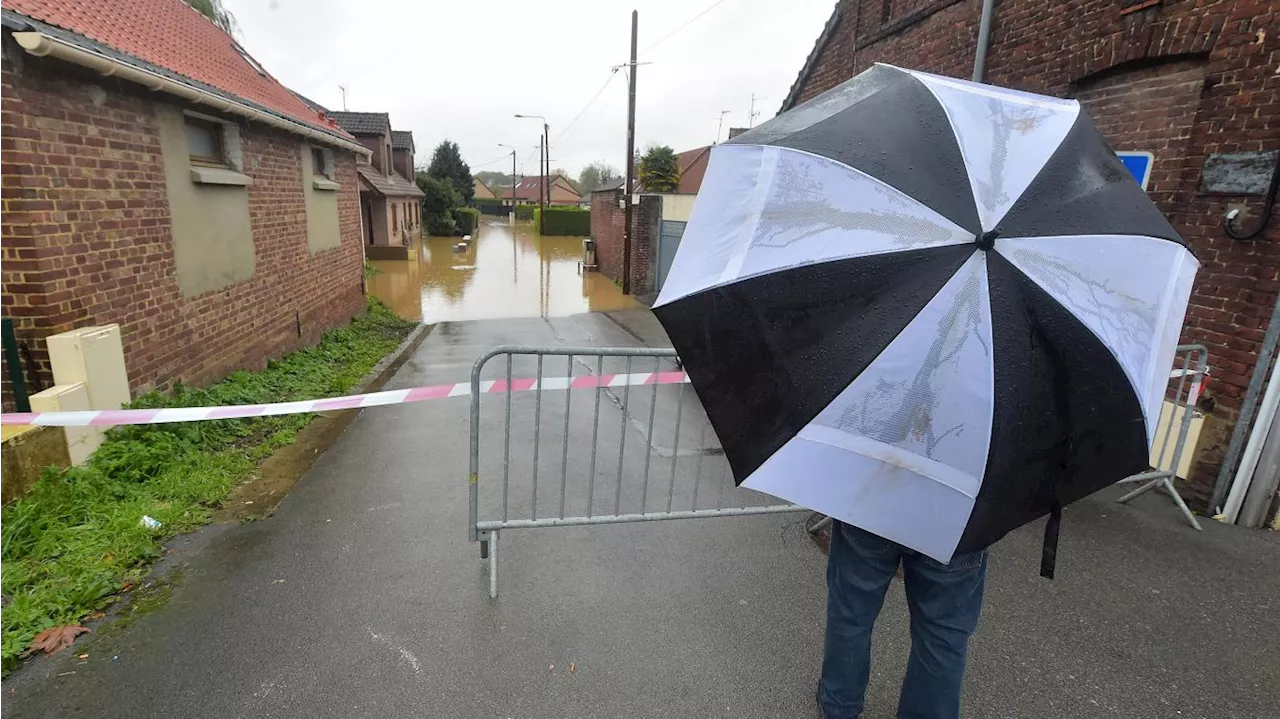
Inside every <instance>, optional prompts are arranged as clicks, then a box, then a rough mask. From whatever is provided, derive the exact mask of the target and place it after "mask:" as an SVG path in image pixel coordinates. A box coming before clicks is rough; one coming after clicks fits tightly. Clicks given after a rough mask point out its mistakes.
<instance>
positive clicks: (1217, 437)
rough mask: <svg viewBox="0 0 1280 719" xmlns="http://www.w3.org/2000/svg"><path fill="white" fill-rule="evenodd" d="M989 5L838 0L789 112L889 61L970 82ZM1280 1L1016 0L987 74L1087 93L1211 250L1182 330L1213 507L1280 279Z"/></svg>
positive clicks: (1199, 249) (1005, 12)
mask: <svg viewBox="0 0 1280 719" xmlns="http://www.w3.org/2000/svg"><path fill="white" fill-rule="evenodd" d="M981 6H982V2H981V0H930V1H926V2H921V1H911V2H907V1H905V0H892V2H889V1H883V0H842V1H841V2H838V3H836V5H835V7H834V9H833V11H832V14H831V17H830V19H829V20H828V21H827V23H826V25H825V27H824V28H823V30H822V32H821V34H820V36H819V37H818V38H817V42H816V43H815V46H814V48H813V51H812V53H811V54H810V56H809V58H808V60H807V61H806V62H805V64H804V66H803V67H802V68H801V69H800V72H799V74H798V76H797V78H796V81H795V83H794V85H793V86H792V88H791V91H790V93H789V94H788V96H787V98H786V101H785V102H784V103H783V105H782V110H787V109H790V108H792V107H794V106H796V105H797V104H799V103H801V102H804V101H805V100H808V99H810V98H812V97H814V96H816V95H818V94H819V93H821V92H823V91H824V90H827V89H829V88H832V87H834V86H836V85H838V84H839V83H841V82H843V81H845V80H847V79H849V78H851V77H853V76H854V75H856V74H858V73H859V72H862V71H863V70H866V69H867V68H868V67H870V66H871V65H872V64H873V63H876V62H885V63H890V64H894V65H899V66H902V67H908V68H912V69H918V70H924V71H928V72H934V73H939V74H943V75H949V76H952V77H959V78H965V79H968V78H969V77H970V75H971V74H972V72H973V66H974V57H975V52H976V50H977V42H978V27H979V22H980V17H981ZM1274 10H1275V4H1274V3H1266V2H1227V1H1225V0H1207V1H1206V0H1195V1H1193V0H1143V1H1141V2H1139V1H1138V0H1118V1H1112V2H1099V1H1098V0H1061V1H1060V2H1053V3H1046V2H1039V1H1037V0H1003V1H1002V2H999V3H996V5H995V9H994V17H993V22H992V25H991V32H990V43H989V47H988V48H987V54H986V69H985V74H984V77H983V80H984V81H985V82H989V83H992V84H996V85H1002V86H1006V87H1012V88H1017V89H1022V90H1029V91H1032V92H1038V93H1045V94H1050V95H1056V96H1061V97H1073V98H1077V99H1079V100H1080V102H1081V103H1082V105H1084V107H1085V108H1086V109H1087V110H1088V111H1089V114H1090V115H1091V116H1092V117H1093V119H1094V122H1095V124H1096V125H1097V126H1098V128H1099V130H1101V131H1102V133H1103V134H1104V135H1105V136H1106V138H1107V140H1108V141H1109V142H1110V143H1111V145H1112V146H1113V147H1114V148H1115V149H1116V150H1117V151H1120V152H1132V153H1140V155H1139V156H1140V157H1146V158H1149V177H1148V178H1147V183H1146V189H1147V193H1148V195H1149V196H1150V197H1151V199H1152V200H1153V201H1154V202H1155V203H1156V205H1157V206H1159V208H1160V210H1161V211H1162V212H1163V213H1164V214H1165V216H1166V217H1167V218H1168V219H1169V221H1170V222H1171V223H1172V224H1173V226H1174V227H1175V228H1176V229H1177V230H1178V232H1179V233H1180V234H1181V235H1182V237H1183V238H1185V240H1186V241H1187V244H1188V246H1189V247H1190V248H1191V249H1192V251H1193V252H1194V253H1195V254H1196V256H1197V257H1198V258H1199V260H1200V262H1201V268H1200V273H1199V275H1198V277H1197V280H1196V286H1195V290H1194V292H1193V295H1192V299H1191V306H1190V308H1189V310H1188V312H1187V319H1186V324H1185V326H1184V329H1183V334H1182V341H1183V342H1186V343H1202V344H1204V345H1206V346H1207V347H1208V350H1209V362H1210V365H1211V367H1212V372H1211V379H1210V380H1209V382H1208V384H1207V386H1206V389H1205V392H1204V399H1202V400H1201V402H1200V404H1199V407H1200V408H1202V409H1205V410H1206V411H1207V415H1208V416H1207V418H1206V423H1205V429H1204V431H1203V432H1202V433H1201V436H1200V442H1199V453H1198V455H1197V457H1196V462H1195V465H1194V467H1193V470H1192V472H1191V476H1190V478H1189V479H1190V482H1189V486H1188V487H1187V494H1188V495H1189V496H1188V499H1189V500H1194V501H1195V502H1198V503H1199V505H1200V506H1201V507H1204V506H1205V505H1206V504H1207V498H1208V497H1209V494H1210V489H1211V487H1212V486H1213V485H1214V484H1215V481H1216V479H1217V477H1218V474H1219V469H1220V466H1221V464H1222V463H1223V459H1224V454H1225V451H1226V449H1227V447H1228V443H1229V438H1230V437H1231V434H1232V432H1233V430H1234V425H1235V422H1236V419H1237V417H1238V415H1239V412H1240V409H1241V406H1242V400H1243V397H1244V395H1245V392H1246V387H1247V385H1248V384H1249V381H1250V378H1251V377H1252V376H1253V374H1254V371H1255V366H1256V365H1257V362H1258V354H1259V350H1260V348H1261V347H1262V343H1263V339H1264V334H1265V332H1266V330H1267V325H1268V321H1269V318H1270V317H1271V316H1272V313H1273V311H1274V309H1275V308H1276V297H1277V290H1280V221H1277V220H1270V222H1269V223H1266V224H1264V222H1265V218H1269V216H1270V209H1269V208H1268V207H1266V205H1267V204H1268V203H1269V202H1270V201H1271V200H1269V199H1268V198H1267V192H1268V188H1269V187H1272V185H1271V181H1272V177H1273V176H1274V173H1275V172H1276V171H1277V169H1276V168H1277V157H1278V156H1280V152H1278V148H1280V103H1277V102H1276V97H1277V93H1280V74H1277V72H1276V64H1275V58H1276V51H1277V49H1280V32H1277V31H1276V17H1277V16H1276V13H1275V12H1274ZM1273 192H1274V191H1273ZM1272 199H1274V197H1272ZM1233 210H1234V211H1237V212H1238V213H1239V214H1238V215H1237V216H1236V218H1235V220H1234V222H1233V226H1234V227H1235V231H1236V234H1249V233H1253V234H1252V236H1251V237H1248V238H1246V239H1243V240H1241V239H1236V238H1233V237H1232V236H1231V235H1230V234H1229V233H1228V231H1227V229H1226V228H1225V227H1224V223H1225V222H1226V221H1227V215H1228V213H1229V212H1231V211H1233ZM1259 227H1261V229H1257V228H1259ZM1263 371H1264V372H1265V371H1266V368H1265V367H1264V368H1263Z"/></svg>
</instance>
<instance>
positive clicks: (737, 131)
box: [729, 127, 751, 140]
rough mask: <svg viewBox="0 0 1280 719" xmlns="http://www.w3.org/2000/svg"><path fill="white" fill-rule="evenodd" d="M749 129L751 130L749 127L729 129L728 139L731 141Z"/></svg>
mask: <svg viewBox="0 0 1280 719" xmlns="http://www.w3.org/2000/svg"><path fill="white" fill-rule="evenodd" d="M750 129H751V128H749V127H731V128H729V139H730V140H732V139H733V138H735V137H737V136H738V135H741V134H742V133H744V132H746V131H747V130H750Z"/></svg>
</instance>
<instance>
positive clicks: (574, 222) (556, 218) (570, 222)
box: [537, 207, 591, 237]
mask: <svg viewBox="0 0 1280 719" xmlns="http://www.w3.org/2000/svg"><path fill="white" fill-rule="evenodd" d="M537 228H538V232H540V233H541V234H544V235H581V236H583V237H586V236H587V235H590V234H591V210H584V209H582V208H580V207H548V208H547V209H545V210H543V211H542V212H541V213H539V221H538V223H537Z"/></svg>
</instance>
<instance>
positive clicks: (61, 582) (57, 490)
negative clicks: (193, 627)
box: [0, 300, 414, 674]
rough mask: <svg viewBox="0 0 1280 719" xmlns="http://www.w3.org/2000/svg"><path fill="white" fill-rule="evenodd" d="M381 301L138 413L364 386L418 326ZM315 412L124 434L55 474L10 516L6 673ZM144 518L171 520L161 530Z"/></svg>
mask: <svg viewBox="0 0 1280 719" xmlns="http://www.w3.org/2000/svg"><path fill="white" fill-rule="evenodd" d="M413 327H414V323H412V322H406V321H404V320H402V319H400V318H398V317H396V316H395V315H394V314H392V313H391V311H390V310H388V309H387V308H386V307H385V306H383V305H382V304H381V303H379V302H377V301H376V300H371V301H370V303H369V311H368V312H367V313H366V314H365V315H364V316H362V317H360V318H358V319H356V320H355V321H353V322H352V323H351V324H349V325H347V326H345V327H340V328H337V329H333V330H330V331H329V332H326V333H325V335H324V337H323V338H322V339H321V340H320V342H319V343H318V344H316V345H315V346H314V347H308V348H306V349H302V350H299V351H297V352H294V353H293V354H291V355H288V356H286V357H283V358H281V359H279V360H275V361H273V362H271V363H269V364H268V366H267V368H266V369H265V370H263V371H261V372H247V371H241V372H236V373H234V374H232V375H231V376H229V377H227V378H226V379H224V380H222V381H221V382H218V383H217V384H214V385H212V386H210V387H206V388H203V389H194V388H190V387H185V386H179V387H176V388H175V389H173V391H171V392H165V393H159V392H153V393H150V394H147V395H144V396H142V397H139V398H138V399H137V400H136V401H134V402H133V404H132V405H130V406H131V407H134V408H142V409H151V408H163V407H211V406H221V405H230V404H258V403H265V402H289V401H295V400H304V399H317V398H322V397H332V396H335V395H340V394H343V393H345V392H347V391H349V390H350V389H351V388H352V387H354V386H355V385H356V384H357V383H358V382H359V381H360V379H361V378H363V377H364V376H365V375H366V374H367V373H368V372H369V370H371V369H372V368H373V366H374V365H375V364H377V363H378V361H379V360H381V359H382V358H383V357H385V356H386V355H387V354H388V353H390V352H391V351H392V350H394V349H395V348H396V347H397V346H398V345H399V343H400V342H401V341H402V340H403V339H404V338H405V337H406V336H407V335H408V334H409V332H410V331H411V330H412V329H413ZM312 417H313V415H309V414H308V415H283V416H279V417H261V418H249V419H229V420H216V421H209V422H188V423H181V424H167V425H138V426H127V427H118V428H116V429H113V430H111V431H110V432H109V433H108V434H107V438H106V440H105V441H104V442H103V444H102V446H101V447H100V448H98V451H97V452H95V453H94V455H93V457H92V458H90V459H89V461H88V462H86V463H85V464H84V465H83V466H80V467H72V468H71V469H69V470H66V471H59V470H57V469H55V468H52V467H51V468H49V469H47V470H45V473H44V475H43V476H42V477H41V478H40V480H39V481H38V482H37V483H36V484H35V485H34V486H33V487H32V488H31V492H30V493H29V494H28V495H27V496H25V497H22V498H21V499H19V500H17V501H16V502H13V503H12V504H10V505H9V506H7V507H5V508H4V509H3V517H0V525H2V526H0V542H2V545H0V560H2V561H3V567H2V568H0V569H2V572H0V573H2V577H0V584H2V585H3V588H2V591H3V593H4V594H5V596H7V597H8V598H9V599H10V603H9V604H8V606H6V607H5V608H4V611H3V660H2V661H3V664H2V666H3V673H4V674H8V673H9V672H10V671H12V669H13V668H14V666H16V663H17V657H18V655H19V654H20V653H21V652H22V651H23V650H24V649H25V648H26V647H27V646H28V645H29V644H30V643H31V640H32V638H34V637H35V635H36V634H37V633H39V632H40V631H41V630H43V629H46V628H48V627H53V626H58V625H61V624H74V623H76V622H78V621H79V620H80V619H82V618H83V617H85V616H86V615H89V614H91V613H93V612H96V611H100V610H102V609H104V608H106V607H107V606H108V605H110V604H111V603H112V602H114V601H115V600H116V598H117V597H118V596H119V594H120V593H121V592H122V591H124V588H126V587H128V586H131V585H136V584H138V583H139V582H140V581H141V580H142V578H143V577H144V576H145V575H146V573H147V570H148V568H149V567H150V565H151V563H152V562H153V561H154V560H155V559H157V558H158V557H159V556H160V551H161V542H162V541H163V540H164V539H165V538H166V537H169V536H172V535H174V534H179V533H182V532H186V531H190V530H191V529H194V528H195V527H198V526H200V525H202V524H204V523H206V522H208V521H209V518H210V516H211V513H212V510H213V509H214V508H216V507H217V506H218V505H219V504H220V503H221V502H222V500H223V499H224V498H225V497H226V496H227V493H228V492H229V491H230V490H231V488H232V487H234V486H235V485H236V483H238V482H240V481H241V480H243V479H244V478H245V477H247V476H248V475H249V474H250V473H251V472H252V471H253V469H254V467H256V466H257V465H258V463H260V462H261V461H262V460H263V459H265V458H266V457H267V456H269V455H270V454H271V453H272V452H274V451H275V450H276V449H279V448H280V447H283V446H285V445H287V444H290V443H292V442H293V441H294V438H295V436H296V433H297V432H298V430H300V429H302V428H303V427H305V426H306V425H307V423H308V422H310V421H311V419H312ZM143 515H148V516H151V517H154V518H155V519H157V520H159V521H160V522H161V523H162V526H161V528H160V529H158V530H151V529H148V528H147V527H145V526H143V525H142V524H141V522H140V520H141V519H142V517H143Z"/></svg>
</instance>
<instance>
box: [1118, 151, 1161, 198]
mask: <svg viewBox="0 0 1280 719" xmlns="http://www.w3.org/2000/svg"><path fill="white" fill-rule="evenodd" d="M1116 156H1117V157H1119V158H1120V161H1121V162H1123V163H1124V166H1125V167H1127V168H1129V172H1130V173H1131V174H1132V175H1133V179H1135V180H1137V181H1138V185H1139V186H1140V187H1141V188H1142V189H1143V190H1146V189H1147V181H1148V180H1150V179H1151V163H1152V161H1153V160H1154V159H1155V158H1153V157H1152V156H1151V153H1150V152H1117V153H1116Z"/></svg>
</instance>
